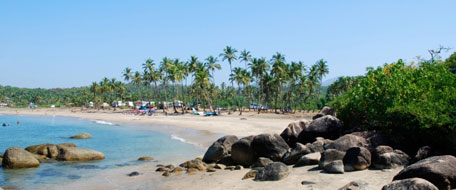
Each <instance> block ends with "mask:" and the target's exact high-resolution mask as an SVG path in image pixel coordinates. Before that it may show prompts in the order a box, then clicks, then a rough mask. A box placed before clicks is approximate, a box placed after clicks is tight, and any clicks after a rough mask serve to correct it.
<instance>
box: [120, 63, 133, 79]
mask: <svg viewBox="0 0 456 190" xmlns="http://www.w3.org/2000/svg"><path fill="white" fill-rule="evenodd" d="M122 76H123V77H124V80H125V81H127V82H128V81H130V79H131V78H132V75H131V69H130V67H127V68H125V70H124V72H123V73H122Z"/></svg>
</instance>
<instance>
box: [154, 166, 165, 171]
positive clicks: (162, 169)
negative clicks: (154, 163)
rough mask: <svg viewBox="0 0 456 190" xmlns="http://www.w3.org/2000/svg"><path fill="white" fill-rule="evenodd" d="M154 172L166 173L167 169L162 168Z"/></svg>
mask: <svg viewBox="0 0 456 190" xmlns="http://www.w3.org/2000/svg"><path fill="white" fill-rule="evenodd" d="M155 171H156V172H165V171H168V168H164V167H159V168H157V169H156V170H155Z"/></svg>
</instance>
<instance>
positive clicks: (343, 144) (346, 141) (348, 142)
mask: <svg viewBox="0 0 456 190" xmlns="http://www.w3.org/2000/svg"><path fill="white" fill-rule="evenodd" d="M367 146H368V144H367V141H366V139H364V138H363V137H360V136H356V135H352V134H347V135H344V136H342V137H340V138H338V139H336V140H334V141H333V142H331V143H329V144H327V145H325V149H336V150H339V151H343V152H345V151H347V150H348V149H350V148H352V147H367Z"/></svg>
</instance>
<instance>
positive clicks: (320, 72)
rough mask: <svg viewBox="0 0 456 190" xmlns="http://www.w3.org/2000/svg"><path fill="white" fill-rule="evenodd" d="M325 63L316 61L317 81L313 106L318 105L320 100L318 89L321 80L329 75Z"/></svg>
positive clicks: (321, 60)
mask: <svg viewBox="0 0 456 190" xmlns="http://www.w3.org/2000/svg"><path fill="white" fill-rule="evenodd" d="M326 63H327V61H325V60H323V59H320V60H318V61H317V63H316V65H317V80H318V85H317V94H316V97H315V106H317V105H318V99H319V98H320V89H321V82H322V80H323V77H324V76H325V75H326V74H328V73H329V69H328V65H327V64H326Z"/></svg>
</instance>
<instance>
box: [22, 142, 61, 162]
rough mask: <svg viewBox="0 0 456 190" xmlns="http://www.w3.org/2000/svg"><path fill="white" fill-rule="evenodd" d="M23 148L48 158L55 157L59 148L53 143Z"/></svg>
mask: <svg viewBox="0 0 456 190" xmlns="http://www.w3.org/2000/svg"><path fill="white" fill-rule="evenodd" d="M25 150H27V151H29V152H31V153H34V154H39V155H43V156H46V157H48V158H52V159H55V158H57V156H58V155H59V150H58V148H57V146H56V145H54V144H40V145H33V146H29V147H27V148H25Z"/></svg>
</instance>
